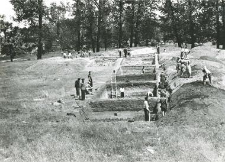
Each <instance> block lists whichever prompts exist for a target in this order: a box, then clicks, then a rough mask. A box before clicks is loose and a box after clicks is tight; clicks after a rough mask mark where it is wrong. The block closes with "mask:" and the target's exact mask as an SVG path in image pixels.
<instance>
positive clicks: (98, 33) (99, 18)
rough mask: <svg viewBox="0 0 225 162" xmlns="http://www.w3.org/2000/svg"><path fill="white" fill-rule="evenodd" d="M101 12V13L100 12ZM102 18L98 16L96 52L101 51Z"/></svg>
mask: <svg viewBox="0 0 225 162" xmlns="http://www.w3.org/2000/svg"><path fill="white" fill-rule="evenodd" d="M99 12H100V11H99ZM100 26H101V17H100V13H99V16H98V31H97V40H96V51H97V52H99V51H100V35H101V32H100V30H101V27H100Z"/></svg>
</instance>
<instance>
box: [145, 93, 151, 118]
mask: <svg viewBox="0 0 225 162" xmlns="http://www.w3.org/2000/svg"><path fill="white" fill-rule="evenodd" d="M144 114H145V121H150V110H149V104H148V98H147V97H145V101H144Z"/></svg>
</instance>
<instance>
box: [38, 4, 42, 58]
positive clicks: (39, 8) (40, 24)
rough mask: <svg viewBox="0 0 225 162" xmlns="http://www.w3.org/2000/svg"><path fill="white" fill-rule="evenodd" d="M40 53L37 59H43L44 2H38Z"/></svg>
mask: <svg viewBox="0 0 225 162" xmlns="http://www.w3.org/2000/svg"><path fill="white" fill-rule="evenodd" d="M38 29H39V33H38V53H37V59H38V60H39V59H41V58H42V0H38Z"/></svg>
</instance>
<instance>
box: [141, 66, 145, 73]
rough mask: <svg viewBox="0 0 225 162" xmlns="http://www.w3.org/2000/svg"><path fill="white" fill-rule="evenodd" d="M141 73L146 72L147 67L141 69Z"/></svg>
mask: <svg viewBox="0 0 225 162" xmlns="http://www.w3.org/2000/svg"><path fill="white" fill-rule="evenodd" d="M141 73H142V74H144V73H145V67H144V66H143V67H142V69H141Z"/></svg>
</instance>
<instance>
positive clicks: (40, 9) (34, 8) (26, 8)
mask: <svg viewBox="0 0 225 162" xmlns="http://www.w3.org/2000/svg"><path fill="white" fill-rule="evenodd" d="M10 2H11V3H12V5H13V8H14V11H15V13H16V18H15V20H16V21H19V22H21V21H26V22H28V23H29V25H30V26H37V24H38V54H37V59H41V58H42V52H43V51H42V18H43V15H44V6H43V0H11V1H10Z"/></svg>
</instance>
